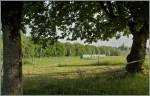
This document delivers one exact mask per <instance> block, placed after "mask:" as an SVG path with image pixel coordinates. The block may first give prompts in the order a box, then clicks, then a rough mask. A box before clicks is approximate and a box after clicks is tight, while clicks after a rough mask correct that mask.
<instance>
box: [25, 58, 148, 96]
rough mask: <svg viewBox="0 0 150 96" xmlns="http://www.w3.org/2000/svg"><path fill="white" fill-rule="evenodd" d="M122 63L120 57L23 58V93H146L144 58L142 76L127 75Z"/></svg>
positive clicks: (146, 62) (123, 59)
mask: <svg viewBox="0 0 150 96" xmlns="http://www.w3.org/2000/svg"><path fill="white" fill-rule="evenodd" d="M126 64H127V62H126V59H125V57H124V56H106V57H101V58H97V59H81V58H80V57H79V56H74V57H42V58H30V59H23V92H24V94H26V95H34V94H42V95H43V94H45V95H49V94H52V95H54V94H55V95H58V94H59V95H60V94H61V95H116V94H118V95H121V94H124V95H132V94H134V95H143V94H144V95H148V93H149V78H148V58H146V60H145V63H144V67H145V74H144V75H143V74H135V75H132V74H128V73H127V72H126V71H125V65H126Z"/></svg>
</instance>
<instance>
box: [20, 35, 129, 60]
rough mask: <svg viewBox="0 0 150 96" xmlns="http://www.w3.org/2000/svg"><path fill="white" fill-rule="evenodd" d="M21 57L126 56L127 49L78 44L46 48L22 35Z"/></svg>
mask: <svg viewBox="0 0 150 96" xmlns="http://www.w3.org/2000/svg"><path fill="white" fill-rule="evenodd" d="M22 51H23V57H24V58H29V57H49V56H81V55H82V54H105V55H107V56H119V55H126V54H127V53H128V52H129V48H128V47H126V46H124V45H123V44H122V46H120V47H118V48H113V47H110V46H100V47H97V46H93V45H82V44H80V43H68V42H66V43H61V42H59V41H57V42H55V43H54V44H50V43H46V46H43V45H41V44H34V42H33V41H32V40H31V38H30V37H26V36H23V35H22Z"/></svg>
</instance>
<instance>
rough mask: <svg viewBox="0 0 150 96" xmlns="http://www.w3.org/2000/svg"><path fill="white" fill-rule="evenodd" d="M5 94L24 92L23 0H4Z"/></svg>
mask: <svg viewBox="0 0 150 96" xmlns="http://www.w3.org/2000/svg"><path fill="white" fill-rule="evenodd" d="M1 8H2V11H1V12H2V32H3V59H4V60H3V77H2V79H3V81H2V94H3V95H17V94H22V53H21V35H20V32H19V29H20V27H21V26H20V25H21V20H22V8H23V2H18V1H17V2H10V1H2V7H1Z"/></svg>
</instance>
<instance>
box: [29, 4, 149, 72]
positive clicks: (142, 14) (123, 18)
mask: <svg viewBox="0 0 150 96" xmlns="http://www.w3.org/2000/svg"><path fill="white" fill-rule="evenodd" d="M49 5H50V7H49V10H48V11H46V12H44V13H43V14H45V15H46V14H49V15H47V16H48V17H49V18H50V19H47V22H48V21H49V22H50V25H49V26H51V29H52V30H53V31H52V30H51V31H52V32H55V31H56V28H58V29H59V30H61V31H63V33H62V38H63V37H65V36H69V35H71V38H68V39H70V40H76V39H77V38H81V39H86V42H92V41H97V40H98V39H102V40H108V39H109V38H112V37H116V38H119V37H120V34H123V35H129V34H132V35H133V44H132V48H131V52H130V54H129V55H128V56H127V61H128V63H129V64H127V66H126V70H127V72H130V73H136V72H142V64H143V62H144V59H145V53H146V42H147V39H148V33H149V6H148V2H147V1H141V2H129V1H128V2H125V1H124V2H112V1H105V2H104V1H100V2H49ZM29 9H30V8H29ZM37 15H38V14H37ZM45 15H44V16H43V15H42V16H41V14H40V15H38V16H37V17H38V18H44V17H45V18H46V16H45ZM28 18H30V20H31V19H32V16H29V17H28ZM30 22H32V24H35V25H36V26H41V24H39V23H37V22H40V21H36V20H35V19H34V20H33V21H30ZM31 28H32V29H35V30H33V31H32V33H33V35H32V36H33V37H35V38H42V36H43V35H44V34H45V33H43V31H40V27H37V28H35V26H32V25H31ZM37 31H38V32H39V33H38V34H43V35H36V34H37ZM49 33H51V32H47V34H49ZM44 36H45V37H49V36H47V35H44ZM56 38H57V36H56ZM133 61H137V62H134V63H133Z"/></svg>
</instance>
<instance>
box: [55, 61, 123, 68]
mask: <svg viewBox="0 0 150 96" xmlns="http://www.w3.org/2000/svg"><path fill="white" fill-rule="evenodd" d="M108 65H113V66H115V65H125V63H123V62H119V63H116V62H115V63H113V62H112V63H110V62H107V61H105V62H100V63H92V64H80V65H79V64H77V65H75V64H72V65H71V64H58V65H57V67H75V66H108Z"/></svg>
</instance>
